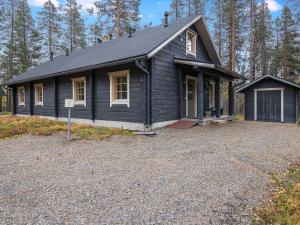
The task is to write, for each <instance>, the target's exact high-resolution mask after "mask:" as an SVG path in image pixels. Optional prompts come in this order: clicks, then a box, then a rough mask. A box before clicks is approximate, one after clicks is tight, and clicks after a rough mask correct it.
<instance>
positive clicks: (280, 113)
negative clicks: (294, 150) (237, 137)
mask: <svg viewBox="0 0 300 225" xmlns="http://www.w3.org/2000/svg"><path fill="white" fill-rule="evenodd" d="M237 92H239V93H243V94H244V97H245V119H246V120H252V121H270V122H286V123H295V122H296V121H297V120H298V118H299V105H300V103H299V93H300V85H299V84H296V83H294V82H291V81H288V80H285V79H282V78H278V77H274V76H270V75H267V76H263V77H260V78H258V79H256V80H254V81H252V82H250V83H248V84H246V85H244V86H243V87H241V88H240V89H238V90H237Z"/></svg>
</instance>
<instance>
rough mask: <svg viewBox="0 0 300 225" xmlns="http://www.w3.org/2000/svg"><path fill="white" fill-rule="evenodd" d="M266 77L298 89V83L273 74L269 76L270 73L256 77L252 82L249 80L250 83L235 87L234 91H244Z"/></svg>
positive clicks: (299, 87)
mask: <svg viewBox="0 0 300 225" xmlns="http://www.w3.org/2000/svg"><path fill="white" fill-rule="evenodd" d="M268 78H270V79H272V80H276V81H278V82H280V83H284V84H286V85H289V86H292V87H295V88H298V89H300V85H299V84H296V83H293V82H291V81H288V80H285V79H282V78H279V77H274V76H271V75H266V76H263V77H260V78H258V79H256V80H254V81H252V82H250V83H248V84H246V85H244V86H243V87H241V88H239V89H237V90H236V92H242V91H244V90H246V89H248V88H250V87H251V86H253V85H254V84H256V83H259V82H260V81H262V80H265V79H268Z"/></svg>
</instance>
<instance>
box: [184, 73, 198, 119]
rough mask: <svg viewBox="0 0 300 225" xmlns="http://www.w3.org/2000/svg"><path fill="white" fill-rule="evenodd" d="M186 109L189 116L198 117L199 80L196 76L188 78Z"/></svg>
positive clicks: (191, 117)
mask: <svg viewBox="0 0 300 225" xmlns="http://www.w3.org/2000/svg"><path fill="white" fill-rule="evenodd" d="M186 90H187V93H186V99H187V100H186V104H187V106H186V110H187V113H186V114H187V118H190V119H194V118H197V80H196V78H187V79H186Z"/></svg>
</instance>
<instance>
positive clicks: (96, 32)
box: [88, 22, 103, 45]
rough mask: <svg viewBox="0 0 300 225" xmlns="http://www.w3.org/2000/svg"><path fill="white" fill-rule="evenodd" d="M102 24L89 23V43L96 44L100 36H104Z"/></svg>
mask: <svg viewBox="0 0 300 225" xmlns="http://www.w3.org/2000/svg"><path fill="white" fill-rule="evenodd" d="M100 24H101V23H100ZM102 35H103V34H102V26H101V25H99V23H98V22H95V23H93V24H90V25H89V36H88V39H89V44H90V45H95V44H97V43H98V38H100V39H101V38H102Z"/></svg>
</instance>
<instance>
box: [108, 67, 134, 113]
mask: <svg viewBox="0 0 300 225" xmlns="http://www.w3.org/2000/svg"><path fill="white" fill-rule="evenodd" d="M125 73H126V76H127V99H119V100H113V95H112V85H113V78H115V77H118V76H121V75H124V74H125ZM108 76H109V83H110V85H109V98H110V107H112V106H113V105H127V107H128V108H129V107H130V101H129V99H130V82H129V81H130V71H129V70H120V71H116V72H110V73H108Z"/></svg>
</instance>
